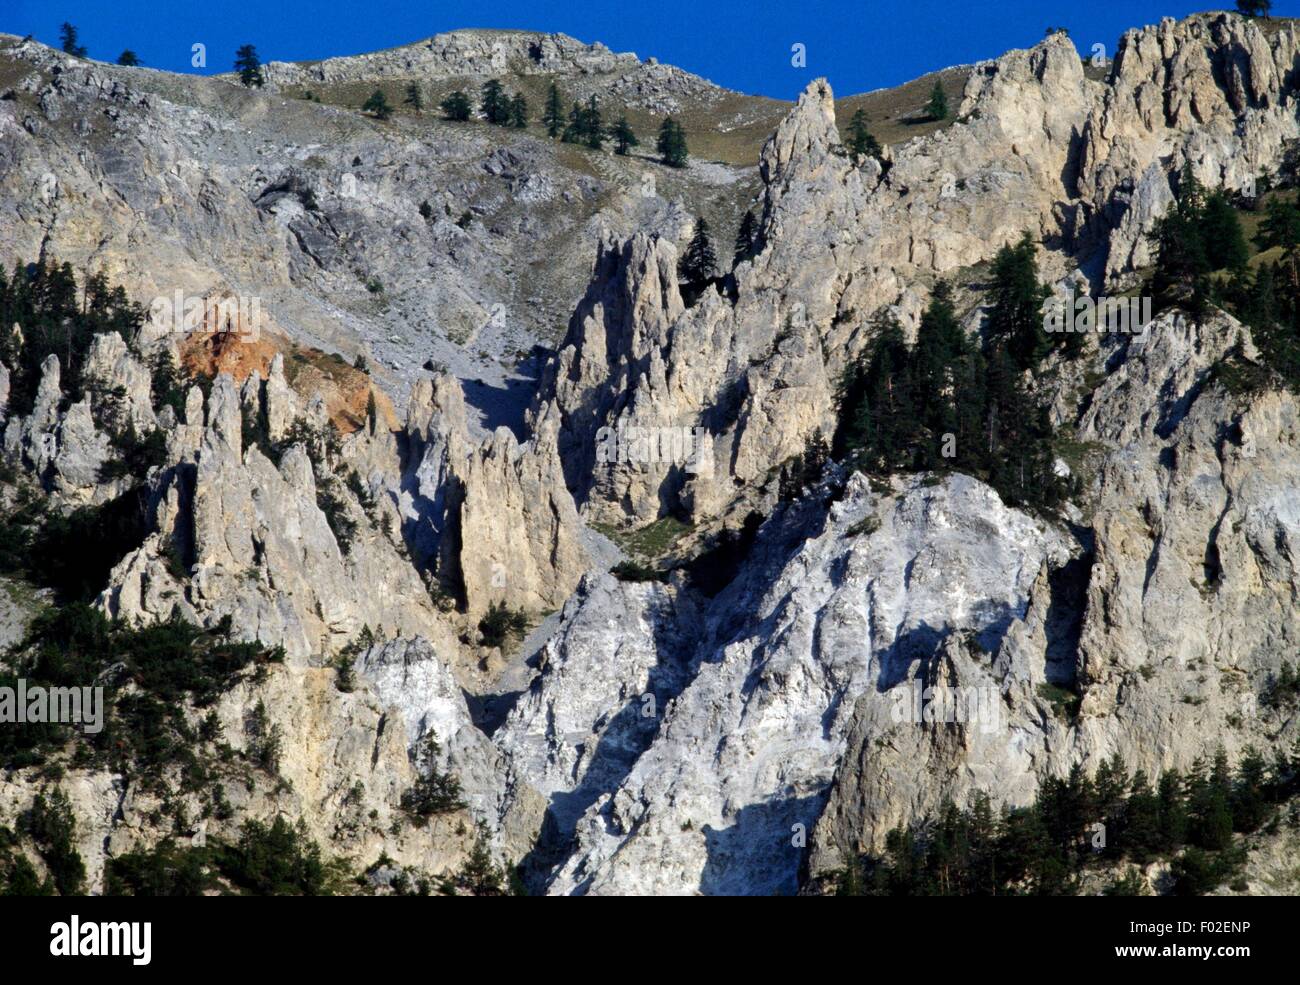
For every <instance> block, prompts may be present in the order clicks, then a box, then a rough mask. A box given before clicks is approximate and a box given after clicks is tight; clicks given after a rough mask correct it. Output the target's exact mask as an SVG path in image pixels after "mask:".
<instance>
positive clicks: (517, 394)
mask: <svg viewBox="0 0 1300 985" xmlns="http://www.w3.org/2000/svg"><path fill="white" fill-rule="evenodd" d="M460 383H461V389H463V390H464V391H465V405H466V406H467V407H470V408H472V409H473V411H475V412H477V414H478V421H479V424H480V425H482V427H483V429H484V430H485V431H487V432H488V433H489V434H491V433H492V432H493V431H495V430H496V429H497V428H499V427H507V428H509V429H510V431H511V433H512V434H514V436H515V440H516V441H519V442H523V441H526V440H527V438H528V429H527V428H526V427H525V425H524V416H525V415H526V414H527V413H528V408H529V407H530V406H531V405H532V402H533V395H534V393H535V392H536V390H537V380H536V379H526V378H522V377H518V376H508V377H506V378H505V380H504V381H503V385H501V386H493V385H492V384H490V383H485V382H483V380H481V379H474V380H467V379H462V380H461V381H460Z"/></svg>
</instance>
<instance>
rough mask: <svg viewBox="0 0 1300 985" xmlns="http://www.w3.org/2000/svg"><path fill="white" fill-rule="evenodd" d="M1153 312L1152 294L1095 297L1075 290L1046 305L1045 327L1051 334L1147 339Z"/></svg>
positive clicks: (1044, 313) (1044, 311)
mask: <svg viewBox="0 0 1300 985" xmlns="http://www.w3.org/2000/svg"><path fill="white" fill-rule="evenodd" d="M1151 311H1152V300H1151V298H1149V297H1131V298H1108V297H1097V298H1094V297H1092V296H1090V295H1087V294H1081V295H1078V296H1076V295H1074V294H1073V293H1071V294H1068V295H1066V296H1065V297H1063V298H1055V299H1054V300H1052V301H1048V302H1047V304H1046V305H1044V310H1043V328H1044V330H1046V331H1047V332H1048V333H1049V334H1051V335H1057V334H1060V333H1067V334H1068V333H1079V334H1087V333H1088V332H1097V333H1099V334H1107V333H1113V334H1120V335H1135V336H1137V337H1139V338H1145V337H1146V333H1147V329H1148V327H1150V325H1151V317H1152V315H1151Z"/></svg>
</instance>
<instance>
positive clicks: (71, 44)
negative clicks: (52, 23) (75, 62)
mask: <svg viewBox="0 0 1300 985" xmlns="http://www.w3.org/2000/svg"><path fill="white" fill-rule="evenodd" d="M59 45H60V47H62V48H63V52H64V54H67V55H72V56H73V57H74V58H85V57H86V48H85V46H84V45H82V44H79V43H78V38H77V29H76V27H75V26H73V25H72V24H69V23H68V22H67V21H64V22H63V24H62V26H60V27H59Z"/></svg>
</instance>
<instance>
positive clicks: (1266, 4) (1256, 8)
mask: <svg viewBox="0 0 1300 985" xmlns="http://www.w3.org/2000/svg"><path fill="white" fill-rule="evenodd" d="M1272 9H1273V3H1272V0H1237V11H1238V13H1241V14H1244V15H1245V16H1247V17H1267V16H1268V15H1269V11H1271V10H1272Z"/></svg>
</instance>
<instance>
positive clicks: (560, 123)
mask: <svg viewBox="0 0 1300 985" xmlns="http://www.w3.org/2000/svg"><path fill="white" fill-rule="evenodd" d="M542 125H543V126H544V127H546V135H547V136H548V137H550V138H552V139H554V138H556V137H558V136H559V135H560V134H561V133H562V132H563V130H564V109H563V105H562V103H561V101H560V89H559V86H557V85H556V84H555V83H554V82H552V83H551V89H550V91H549V92H548V93H547V94H546V108H545V109H543V110H542Z"/></svg>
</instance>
